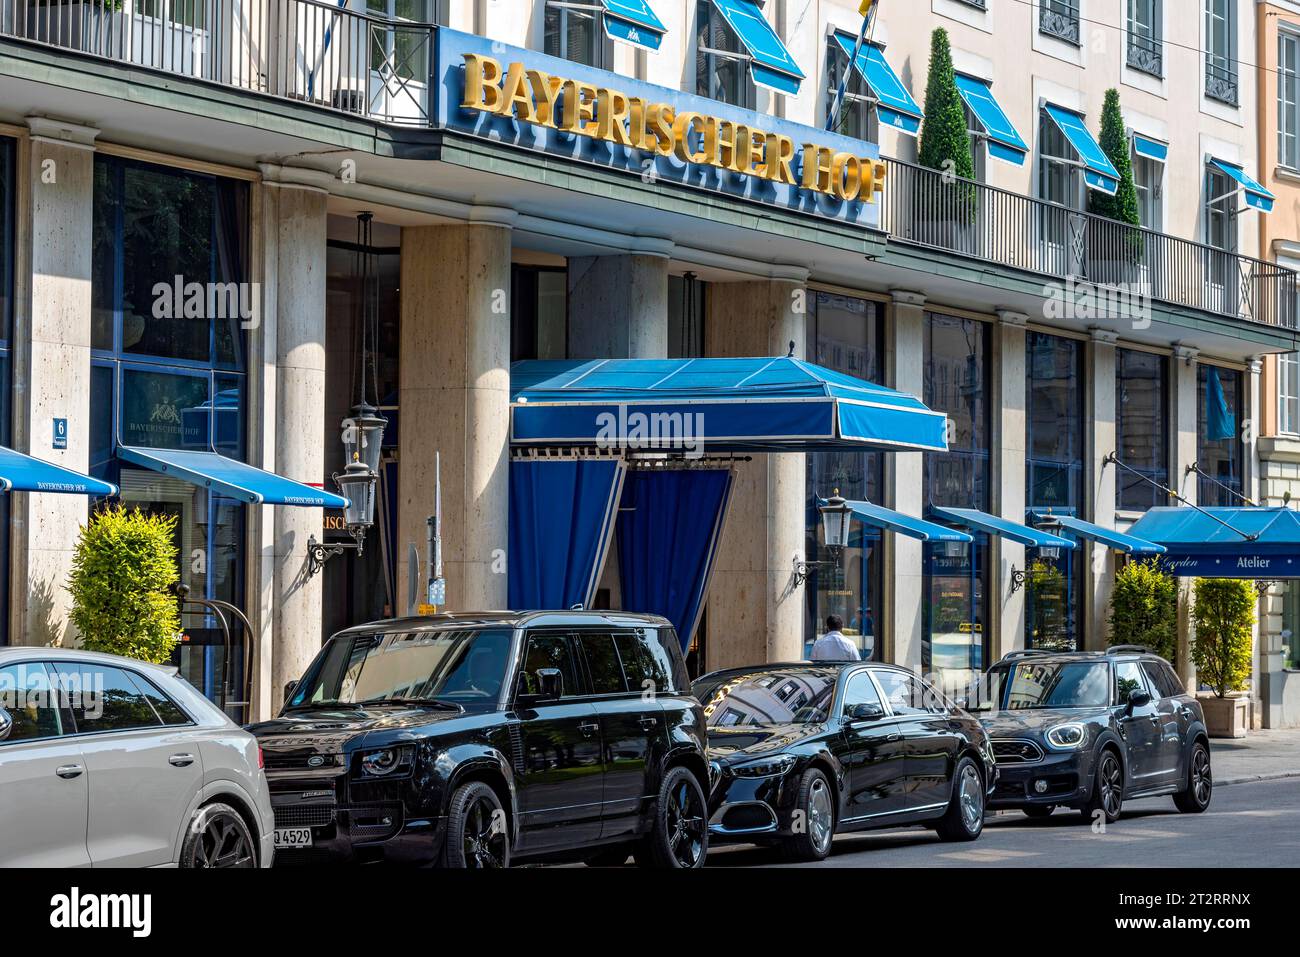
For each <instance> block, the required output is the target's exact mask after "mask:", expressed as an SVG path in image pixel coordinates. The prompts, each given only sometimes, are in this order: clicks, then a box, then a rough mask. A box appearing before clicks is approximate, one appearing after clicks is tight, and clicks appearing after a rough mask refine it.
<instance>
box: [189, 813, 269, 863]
mask: <svg viewBox="0 0 1300 957" xmlns="http://www.w3.org/2000/svg"><path fill="white" fill-rule="evenodd" d="M194 866H195V867H255V866H256V860H255V858H254V855H253V845H252V843H251V841H250V840H249V836H248V828H247V827H245V825H244V822H243V821H241V820H239V819H238V818H236V817H235V815H234V813H233V812H230V811H218V812H216V813H214V814H212V815H211V816H209V817H208V818H207V819H206V821H205V823H204V825H203V831H202V833H201V834H200V835H199V839H198V841H197V842H196V843H195V845H194Z"/></svg>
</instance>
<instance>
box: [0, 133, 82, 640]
mask: <svg viewBox="0 0 1300 957" xmlns="http://www.w3.org/2000/svg"><path fill="white" fill-rule="evenodd" d="M28 126H29V127H30V129H31V134H32V135H31V139H30V141H29V144H30V145H29V147H28V161H27V163H26V164H25V166H26V178H27V190H26V193H25V202H23V203H21V204H20V209H21V208H25V209H26V212H27V219H28V222H27V224H26V225H27V228H24V225H23V222H22V220H21V219H20V220H19V227H18V246H19V247H20V248H19V257H18V259H19V263H20V264H21V263H23V261H24V259H26V262H27V264H28V266H29V267H30V268H20V269H19V288H20V289H21V288H22V285H23V279H24V278H26V276H28V275H30V293H31V297H30V302H31V307H30V310H28V309H27V308H25V307H24V297H23V296H21V295H20V296H18V297H17V309H16V315H15V346H16V348H15V351H14V360H15V362H14V391H13V396H14V405H15V409H14V433H15V434H14V444H15V446H16V447H17V448H18V449H19V450H21V451H24V452H27V453H28V454H29V455H34V456H35V457H37V458H39V459H44V460H45V461H47V462H53V463H54V464H56V465H61V466H63V467H65V468H69V469H73V470H74V471H77V472H83V473H84V472H86V471H87V469H88V468H89V465H90V329H91V326H90V288H91V287H90V284H91V223H92V217H93V212H94V160H95V154H94V141H95V137H96V135H98V132H99V131H98V130H95V129H92V128H89V127H84V126H78V125H76V124H72V123H60V122H58V121H54V120H48V119H43V118H36V117H32V118H29V119H28ZM23 165H24V164H21V163H20V164H19V168H20V170H21V169H22V168H23ZM21 175H22V174H21V173H20V182H21ZM27 237H30V242H28V241H27ZM55 419H66V420H67V424H68V433H67V448H66V449H55V448H54V420H55ZM87 514H88V513H87V500H86V498H85V496H82V495H52V494H44V493H35V492H29V493H17V494H14V495H13V502H12V505H11V511H10V516H11V519H10V520H11V522H12V528H13V536H12V547H13V553H12V561H13V573H12V577H11V585H12V589H11V594H12V596H13V598H12V603H13V606H14V610H13V614H12V617H11V618H10V624H11V629H10V633H11V638H10V640H11V641H12V642H13V643H14V644H29V645H47V644H59V643H63V644H73V643H75V641H76V639H77V637H78V636H77V635H76V632H75V629H74V628H73V627H72V624H71V623H70V622H69V621H68V620H67V615H68V612H69V611H70V609H71V604H72V603H71V599H70V596H69V595H68V591H67V580H68V574H69V573H70V572H71V570H72V556H73V550H74V549H75V547H76V544H77V538H78V535H79V534H80V531H81V527H82V526H83V525H85V523H86V518H87Z"/></svg>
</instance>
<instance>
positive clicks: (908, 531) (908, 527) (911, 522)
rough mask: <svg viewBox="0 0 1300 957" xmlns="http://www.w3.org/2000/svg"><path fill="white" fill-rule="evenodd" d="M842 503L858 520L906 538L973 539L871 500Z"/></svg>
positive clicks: (926, 539)
mask: <svg viewBox="0 0 1300 957" xmlns="http://www.w3.org/2000/svg"><path fill="white" fill-rule="evenodd" d="M844 504H845V505H847V506H848V507H849V508H851V509H852V510H853V514H854V515H856V516H857V517H858V519H859V520H860V521H862V522H864V523H866V524H867V525H874V526H875V527H876V528H883V529H885V530H887V531H890V532H897V533H898V534H899V535H906V536H907V537H908V538H915V539H919V540H920V541H923V542H967V543H970V542H973V541H975V539H973V538H971V537H970V536H969V535H967V534H966V533H965V532H959V531H957V530H956V529H955V528H949V527H948V526H947V525H936V524H935V523H934V522H927V521H925V520H924V519H920V518H913V517H912V516H911V515H904V514H903V513H902V512H895V511H894V510H893V509H889V508H885V507H884V506H882V505H876V504H874V503H872V502H845V503H844Z"/></svg>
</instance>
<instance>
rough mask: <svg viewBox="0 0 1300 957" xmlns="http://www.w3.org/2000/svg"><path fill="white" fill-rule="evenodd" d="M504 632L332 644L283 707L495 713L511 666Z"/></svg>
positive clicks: (408, 634) (389, 635)
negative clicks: (423, 706) (449, 708)
mask: <svg viewBox="0 0 1300 957" xmlns="http://www.w3.org/2000/svg"><path fill="white" fill-rule="evenodd" d="M512 634H513V633H512V632H511V630H510V629H509V628H486V629H478V628H467V629H461V630H447V631H396V632H380V633H378V634H372V635H349V636H347V637H344V638H335V639H334V640H333V641H331V642H330V643H329V645H327V646H326V648H325V650H324V652H323V653H322V654H321V655H320V656H318V657H317V659H316V660H315V661H314V662H313V663H312V666H311V668H310V669H309V670H308V672H307V674H306V675H305V676H304V677H303V680H302V682H301V683H300V684H299V686H298V687H297V688H296V689H295V690H294V694H293V697H292V698H291V699H290V701H289V705H288V707H289V708H290V709H293V708H314V707H328V706H331V705H358V704H374V705H383V704H385V703H394V704H398V703H401V704H409V703H427V704H430V705H434V706H436V705H438V704H443V705H453V706H457V707H461V708H465V709H466V710H470V711H490V710H494V709H495V708H496V707H497V701H498V698H499V697H500V694H501V685H502V683H503V682H504V681H505V677H506V670H507V668H508V666H509V662H510V643H511V638H512Z"/></svg>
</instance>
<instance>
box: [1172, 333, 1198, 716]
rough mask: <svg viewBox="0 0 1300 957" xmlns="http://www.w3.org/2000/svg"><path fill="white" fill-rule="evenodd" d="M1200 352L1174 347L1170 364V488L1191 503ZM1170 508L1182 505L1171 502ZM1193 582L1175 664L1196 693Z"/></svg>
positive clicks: (1185, 591)
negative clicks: (1192, 619) (1192, 633)
mask: <svg viewBox="0 0 1300 957" xmlns="http://www.w3.org/2000/svg"><path fill="white" fill-rule="evenodd" d="M1197 373H1198V364H1197V350H1195V349H1191V348H1188V347H1185V346H1180V345H1177V344H1175V345H1174V354H1173V356H1172V357H1171V358H1170V360H1169V404H1170V408H1169V446H1170V448H1169V462H1170V471H1169V487H1170V488H1172V489H1174V490H1175V491H1177V492H1178V493H1179V494H1180V495H1182V496H1183V498H1185V499H1186V500H1187V501H1189V502H1193V503H1194V502H1196V501H1197V496H1198V493H1199V491H1200V477H1199V476H1198V475H1197V474H1196V473H1195V472H1189V471H1188V470H1187V469H1188V466H1190V465H1193V464H1195V462H1196V458H1197V435H1198V429H1199V428H1200V403H1201V400H1200V398H1199V396H1198V390H1197ZM1166 504H1168V505H1177V504H1179V503H1178V502H1177V500H1171V501H1169V502H1168V503H1166ZM1191 605H1192V582H1191V579H1187V578H1184V579H1180V580H1179V583H1178V648H1177V652H1176V654H1175V659H1174V662H1173V665H1174V668H1175V669H1176V670H1177V671H1178V675H1179V677H1181V678H1182V679H1183V680H1184V682H1186V684H1187V687H1188V688H1189V689H1191V690H1193V691H1194V690H1195V689H1196V672H1195V669H1194V668H1193V667H1192V649H1191V629H1192V624H1191Z"/></svg>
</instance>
